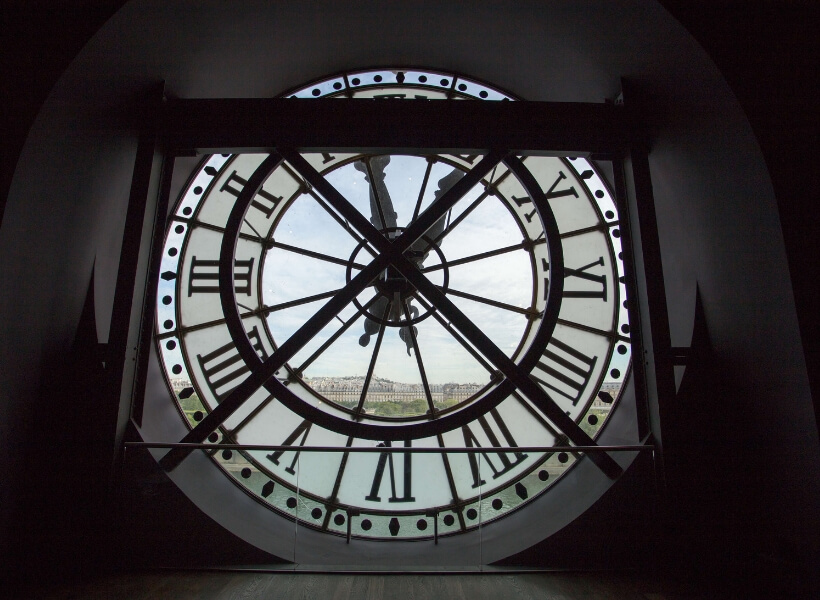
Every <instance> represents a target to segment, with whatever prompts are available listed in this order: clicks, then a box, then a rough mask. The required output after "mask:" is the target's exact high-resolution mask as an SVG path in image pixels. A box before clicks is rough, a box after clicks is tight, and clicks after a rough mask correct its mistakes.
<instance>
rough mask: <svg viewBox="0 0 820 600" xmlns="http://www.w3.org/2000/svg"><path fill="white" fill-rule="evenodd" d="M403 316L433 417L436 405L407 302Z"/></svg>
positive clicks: (431, 416) (432, 416) (433, 416)
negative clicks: (434, 404)
mask: <svg viewBox="0 0 820 600" xmlns="http://www.w3.org/2000/svg"><path fill="white" fill-rule="evenodd" d="M403 308H404V318H405V319H407V322H408V323H410V325H408V326H407V332H408V333H409V334H410V339H411V340H412V342H413V353H414V354H415V355H416V364H417V365H418V367H419V375H421V385H422V387H423V388H424V397H425V398H426V399H427V407H428V408H429V409H430V418H431V419H432V418H435V415H436V407H435V406H433V395H432V394H431V393H430V385H429V384H428V382H427V373H426V372H425V371H424V361H422V360H421V353H420V352H419V343H418V340H417V339H416V332H415V330H414V328H413V324H412V322H411V321H412V319H411V317H410V308H409V307H408V304H407V302H405V303H404V306H403Z"/></svg>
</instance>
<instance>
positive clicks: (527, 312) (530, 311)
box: [436, 286, 541, 318]
mask: <svg viewBox="0 0 820 600" xmlns="http://www.w3.org/2000/svg"><path fill="white" fill-rule="evenodd" d="M436 287H438V288H439V289H442V288H441V287H439V286H436ZM446 291H447V293H448V294H451V295H453V296H458V297H459V298H465V299H466V300H472V301H473V302H480V303H481V304H487V305H488V306H495V307H496V308H501V309H503V310H508V311H510V312H514V313H518V314H519V315H524V316H527V317H531V318H535V317H538V316H540V315H541V313H540V312H538V311H537V310H535V309H534V308H521V307H520V306H515V305H513V304H507V303H506V302H499V301H498V300H492V299H490V298H485V297H484V296H476V295H475V294H469V293H467V292H462V291H459V290H456V289H453V288H447V290H446Z"/></svg>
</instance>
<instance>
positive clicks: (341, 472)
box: [322, 435, 353, 530]
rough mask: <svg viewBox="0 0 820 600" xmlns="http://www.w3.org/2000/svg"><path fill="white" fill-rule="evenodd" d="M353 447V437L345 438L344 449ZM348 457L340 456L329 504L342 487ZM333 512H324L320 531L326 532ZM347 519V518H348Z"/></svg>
mask: <svg viewBox="0 0 820 600" xmlns="http://www.w3.org/2000/svg"><path fill="white" fill-rule="evenodd" d="M352 445H353V436H350V435H349V436H347V441H346V442H345V448H350V447H351V446H352ZM348 456H350V453H349V452H345V453H343V454H342V460H341V462H340V463H339V470H338V471H337V472H336V480H335V481H334V482H333V491H332V492H330V498H328V502H329V503H330V504H335V503H336V500H337V499H338V496H339V488H340V487H341V485H342V477H344V473H345V468H346V467H347V457H348ZM332 512H333V511H332V510H326V511H325V518H324V520H323V521H322V529H323V530H326V529H327V528H328V526H329V525H330V515H331V513H332ZM348 518H349V517H348Z"/></svg>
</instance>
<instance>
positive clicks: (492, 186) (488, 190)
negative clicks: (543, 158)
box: [424, 171, 510, 253]
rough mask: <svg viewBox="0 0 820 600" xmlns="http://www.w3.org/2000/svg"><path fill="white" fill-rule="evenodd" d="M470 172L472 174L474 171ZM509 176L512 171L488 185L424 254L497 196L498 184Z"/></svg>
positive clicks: (432, 241)
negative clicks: (487, 200)
mask: <svg viewBox="0 0 820 600" xmlns="http://www.w3.org/2000/svg"><path fill="white" fill-rule="evenodd" d="M470 172H471V173H472V171H470ZM509 174H510V171H507V172H505V173H504V174H503V175H501V177H499V178H498V181H495V182H492V183H488V184H487V186H486V188H485V190H484V191H483V192H482V193H481V195H480V196H479V197H478V198H476V199H475V200H473V202H472V203H471V204H470V205H469V206H468V207H467V208H466V209H464V211H463V212H462V213H461V214H460V215H459V216H458V217H456V220H455V221H453V222H452V223H448V224H447V227H445V228H444V231H442V232H441V233H440V234H439V235H437V236H436V238H435V239H434V240H431V241H430V242H429V243H428V245H427V247H426V248H425V249H424V252H425V253H426V252H428V251H429V250H430V249H431V248H432V247H433V246H435V245H440V244H441V242H442V241H443V240H444V238H445V237H447V236H448V235H450V234H451V233H452V232H453V230H454V229H455V228H456V227H458V226H459V225H460V224H461V223H462V222H463V221H464V220H465V219H466V218H467V217H468V216H470V213H472V212H473V211H474V210H475V209H476V208H478V205H479V204H481V203H482V202H483V201H484V200H485V199H486V198H487V196H491V195H494V194H495V190H496V188H497V186H498V184H499V183H501V182H502V181H504V179H506V178H507V176H508V175H509Z"/></svg>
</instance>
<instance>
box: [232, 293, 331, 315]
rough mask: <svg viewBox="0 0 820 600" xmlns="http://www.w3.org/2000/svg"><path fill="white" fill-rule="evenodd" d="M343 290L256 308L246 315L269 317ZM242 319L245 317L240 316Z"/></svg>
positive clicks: (329, 296)
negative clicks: (274, 313) (271, 314)
mask: <svg viewBox="0 0 820 600" xmlns="http://www.w3.org/2000/svg"><path fill="white" fill-rule="evenodd" d="M343 289H344V288H339V289H336V290H328V291H327V292H322V293H321V294H314V295H313V296H305V297H304V298H299V299H297V300H288V301H287V302H281V303H279V304H271V305H270V306H265V307H264V308H258V309H256V310H255V311H253V313H247V314H249V315H250V314H258V315H269V314H270V313H273V312H277V311H280V310H285V309H286V308H293V307H294V306H301V305H303V304H310V303H311V302H317V301H319V300H324V299H325V298H332V297H333V296H335V295H336V294H338V293H339V292H341V291H342V290H343ZM242 316H243V317H244V316H245V315H242Z"/></svg>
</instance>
